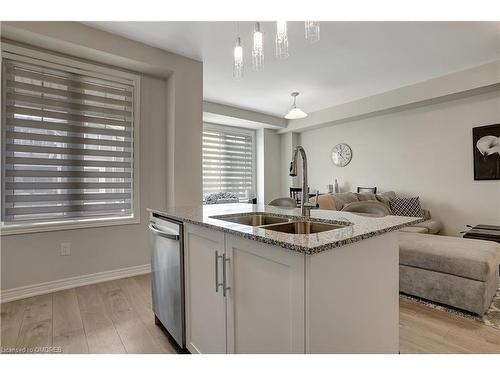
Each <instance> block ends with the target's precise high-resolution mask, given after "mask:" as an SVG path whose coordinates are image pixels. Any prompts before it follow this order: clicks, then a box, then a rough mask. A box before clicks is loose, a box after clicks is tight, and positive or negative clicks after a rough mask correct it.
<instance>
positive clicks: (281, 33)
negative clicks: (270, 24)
mask: <svg viewBox="0 0 500 375" xmlns="http://www.w3.org/2000/svg"><path fill="white" fill-rule="evenodd" d="M276 57H277V58H279V59H286V58H287V57H288V32H287V28H286V21H277V22H276Z"/></svg>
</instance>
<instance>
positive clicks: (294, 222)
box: [211, 213, 349, 234]
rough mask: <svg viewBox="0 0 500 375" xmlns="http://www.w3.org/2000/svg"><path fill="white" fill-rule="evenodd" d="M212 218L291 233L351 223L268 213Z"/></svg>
mask: <svg viewBox="0 0 500 375" xmlns="http://www.w3.org/2000/svg"><path fill="white" fill-rule="evenodd" d="M211 218H212V219H218V220H223V221H228V222H231V223H236V224H242V225H249V226H252V227H259V228H262V229H267V230H274V231H277V232H283V233H289V234H313V233H320V232H326V231H329V230H335V229H339V228H344V227H346V226H347V225H349V224H335V223H325V222H320V221H313V220H300V221H299V220H298V218H297V217H293V216H292V217H288V218H287V217H281V216H274V215H267V214H257V213H256V214H242V215H239V216H211Z"/></svg>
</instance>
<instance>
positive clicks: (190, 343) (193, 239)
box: [184, 225, 226, 354]
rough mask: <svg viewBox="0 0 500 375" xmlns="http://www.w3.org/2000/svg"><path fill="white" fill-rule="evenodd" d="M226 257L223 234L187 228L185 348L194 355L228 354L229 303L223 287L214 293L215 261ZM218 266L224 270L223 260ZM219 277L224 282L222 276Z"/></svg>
mask: <svg viewBox="0 0 500 375" xmlns="http://www.w3.org/2000/svg"><path fill="white" fill-rule="evenodd" d="M223 253H224V233H222V232H218V231H213V230H209V229H206V228H203V227H200V226H193V225H185V227H184V270H185V301H186V309H185V310H186V347H187V348H188V350H189V351H190V352H191V353H207V354H208V353H213V354H216V353H226V300H225V298H224V296H223V295H222V289H221V287H220V286H219V287H218V289H219V292H218V293H217V292H216V290H215V288H216V287H215V277H216V268H215V259H216V258H215V257H216V255H219V256H222V254H223ZM217 262H218V267H219V270H221V267H222V261H221V259H220V258H218V259H217ZM217 276H218V280H222V273H219V275H217ZM221 282H222V281H221Z"/></svg>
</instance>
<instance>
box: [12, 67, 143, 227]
mask: <svg viewBox="0 0 500 375" xmlns="http://www.w3.org/2000/svg"><path fill="white" fill-rule="evenodd" d="M27 61H29V62H27ZM2 69H3V72H2V73H3V74H2V77H3V78H2V95H3V99H4V100H3V103H4V104H3V108H2V110H3V114H4V116H3V121H2V135H3V137H2V139H3V141H2V155H3V159H2V226H3V228H8V227H9V226H13V225H14V226H16V225H17V226H19V225H24V226H26V225H30V224H31V225H33V224H38V225H39V224H43V223H52V224H53V223H54V222H56V223H59V224H60V223H61V222H66V221H67V222H75V221H76V222H83V221H89V220H90V219H104V218H106V219H118V218H127V217H128V218H132V217H134V212H135V208H136V207H134V205H135V204H134V198H135V197H134V185H135V184H134V157H133V156H134V95H135V92H134V91H135V85H134V82H133V81H127V80H126V79H120V80H118V79H117V78H116V77H113V78H111V77H109V78H108V77H107V76H105V75H103V74H97V73H96V74H93V73H91V72H86V71H83V70H80V69H74V68H68V67H66V66H62V65H61V66H59V65H55V64H52V63H46V62H43V61H37V60H34V59H27V58H25V59H20V60H19V61H18V60H17V59H6V58H4V59H3V61H2Z"/></svg>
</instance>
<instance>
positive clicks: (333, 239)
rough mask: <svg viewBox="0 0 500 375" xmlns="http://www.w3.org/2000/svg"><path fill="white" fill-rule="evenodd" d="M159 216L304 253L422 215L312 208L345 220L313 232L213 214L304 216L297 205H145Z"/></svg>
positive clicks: (318, 216) (314, 214)
mask: <svg viewBox="0 0 500 375" xmlns="http://www.w3.org/2000/svg"><path fill="white" fill-rule="evenodd" d="M148 211H150V212H153V213H157V214H159V215H161V216H164V217H167V218H170V219H174V220H178V221H182V222H186V223H191V224H198V225H201V226H204V227H207V228H212V229H215V230H219V231H223V232H227V233H231V234H234V235H237V236H241V237H244V238H248V239H251V240H255V241H259V242H263V243H267V244H270V245H274V246H279V247H283V248H286V249H289V250H292V251H298V252H301V253H305V254H315V253H319V252H322V251H325V250H329V249H333V248H337V247H341V246H345V245H348V244H351V243H354V242H358V241H362V240H364V239H367V238H370V237H374V236H378V235H381V234H384V233H387V232H392V231H395V230H398V229H401V228H403V227H405V226H409V225H412V224H416V223H419V222H421V221H423V220H424V219H423V218H419V217H405V216H384V217H370V216H364V215H361V214H354V213H351V212H343V211H330V210H311V219H312V220H317V221H322V222H327V223H339V224H345V225H346V226H345V227H343V228H339V229H335V230H330V231H326V232H320V233H314V234H289V233H282V232H277V231H273V230H269V229H264V228H259V227H252V226H248V225H242V224H236V223H232V222H229V221H224V220H220V219H216V218H212V216H221V215H222V216H235V215H237V214H245V213H251V212H255V213H265V214H271V215H276V216H285V217H288V216H295V218H294V221H300V220H305V218H303V217H301V216H300V208H296V209H283V208H278V207H273V206H264V205H252V204H247V203H228V204H212V205H199V206H191V207H174V208H167V209H166V210H156V209H148Z"/></svg>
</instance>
